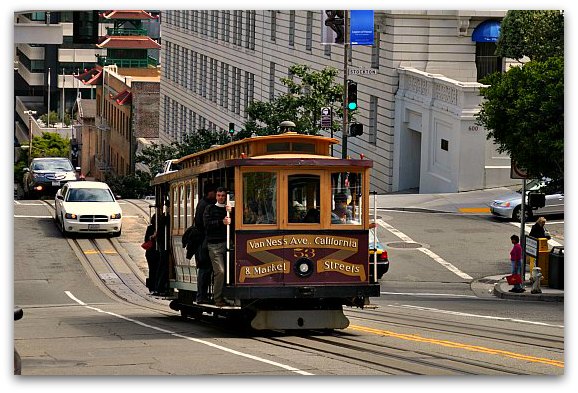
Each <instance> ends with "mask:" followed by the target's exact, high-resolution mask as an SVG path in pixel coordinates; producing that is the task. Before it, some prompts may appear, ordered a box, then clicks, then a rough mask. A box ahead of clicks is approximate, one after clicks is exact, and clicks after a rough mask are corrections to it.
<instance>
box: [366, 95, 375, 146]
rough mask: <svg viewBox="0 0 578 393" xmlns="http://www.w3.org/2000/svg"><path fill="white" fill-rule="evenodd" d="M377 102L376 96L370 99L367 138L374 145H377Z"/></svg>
mask: <svg viewBox="0 0 578 393" xmlns="http://www.w3.org/2000/svg"><path fill="white" fill-rule="evenodd" d="M377 100H378V98H377V97H376V96H370V97H369V130H368V133H367V134H368V135H367V137H368V141H369V143H371V144H372V145H376V144H377Z"/></svg>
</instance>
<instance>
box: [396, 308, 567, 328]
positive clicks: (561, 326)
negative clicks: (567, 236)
mask: <svg viewBox="0 0 578 393" xmlns="http://www.w3.org/2000/svg"><path fill="white" fill-rule="evenodd" d="M388 307H393V308H409V309H412V310H418V311H428V312H435V313H440V314H450V315H457V316H460V317H473V318H482V319H495V320H499V321H511V322H520V323H527V324H530V325H540V326H550V327H558V328H564V325H553V324H550V323H545V322H537V321H528V320H525V319H516V318H507V317H497V316H492V315H480V314H470V313H465V312H459V311H448V310H440V309H437V308H430V307H420V306H411V305H407V304H402V305H394V304H390V305H388Z"/></svg>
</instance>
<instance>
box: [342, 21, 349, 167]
mask: <svg viewBox="0 0 578 393" xmlns="http://www.w3.org/2000/svg"><path fill="white" fill-rule="evenodd" d="M343 16H344V17H343V129H342V130H341V131H342V144H341V158H343V159H345V158H347V121H348V120H349V110H348V109H347V76H348V75H347V64H348V63H347V47H348V45H349V43H348V41H349V10H344V11H343Z"/></svg>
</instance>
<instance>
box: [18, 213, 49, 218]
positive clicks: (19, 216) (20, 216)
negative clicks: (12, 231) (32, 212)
mask: <svg viewBox="0 0 578 393" xmlns="http://www.w3.org/2000/svg"><path fill="white" fill-rule="evenodd" d="M14 218H54V216H23V215H20V214H15V215H14Z"/></svg>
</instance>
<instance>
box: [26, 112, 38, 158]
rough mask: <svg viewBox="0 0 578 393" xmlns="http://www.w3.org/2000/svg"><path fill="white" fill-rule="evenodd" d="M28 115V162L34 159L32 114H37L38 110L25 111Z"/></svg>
mask: <svg viewBox="0 0 578 393" xmlns="http://www.w3.org/2000/svg"><path fill="white" fill-rule="evenodd" d="M24 113H25V114H27V115H28V139H29V141H28V164H29V165H30V161H31V160H32V116H33V115H35V114H36V111H32V110H28V111H24Z"/></svg>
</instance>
